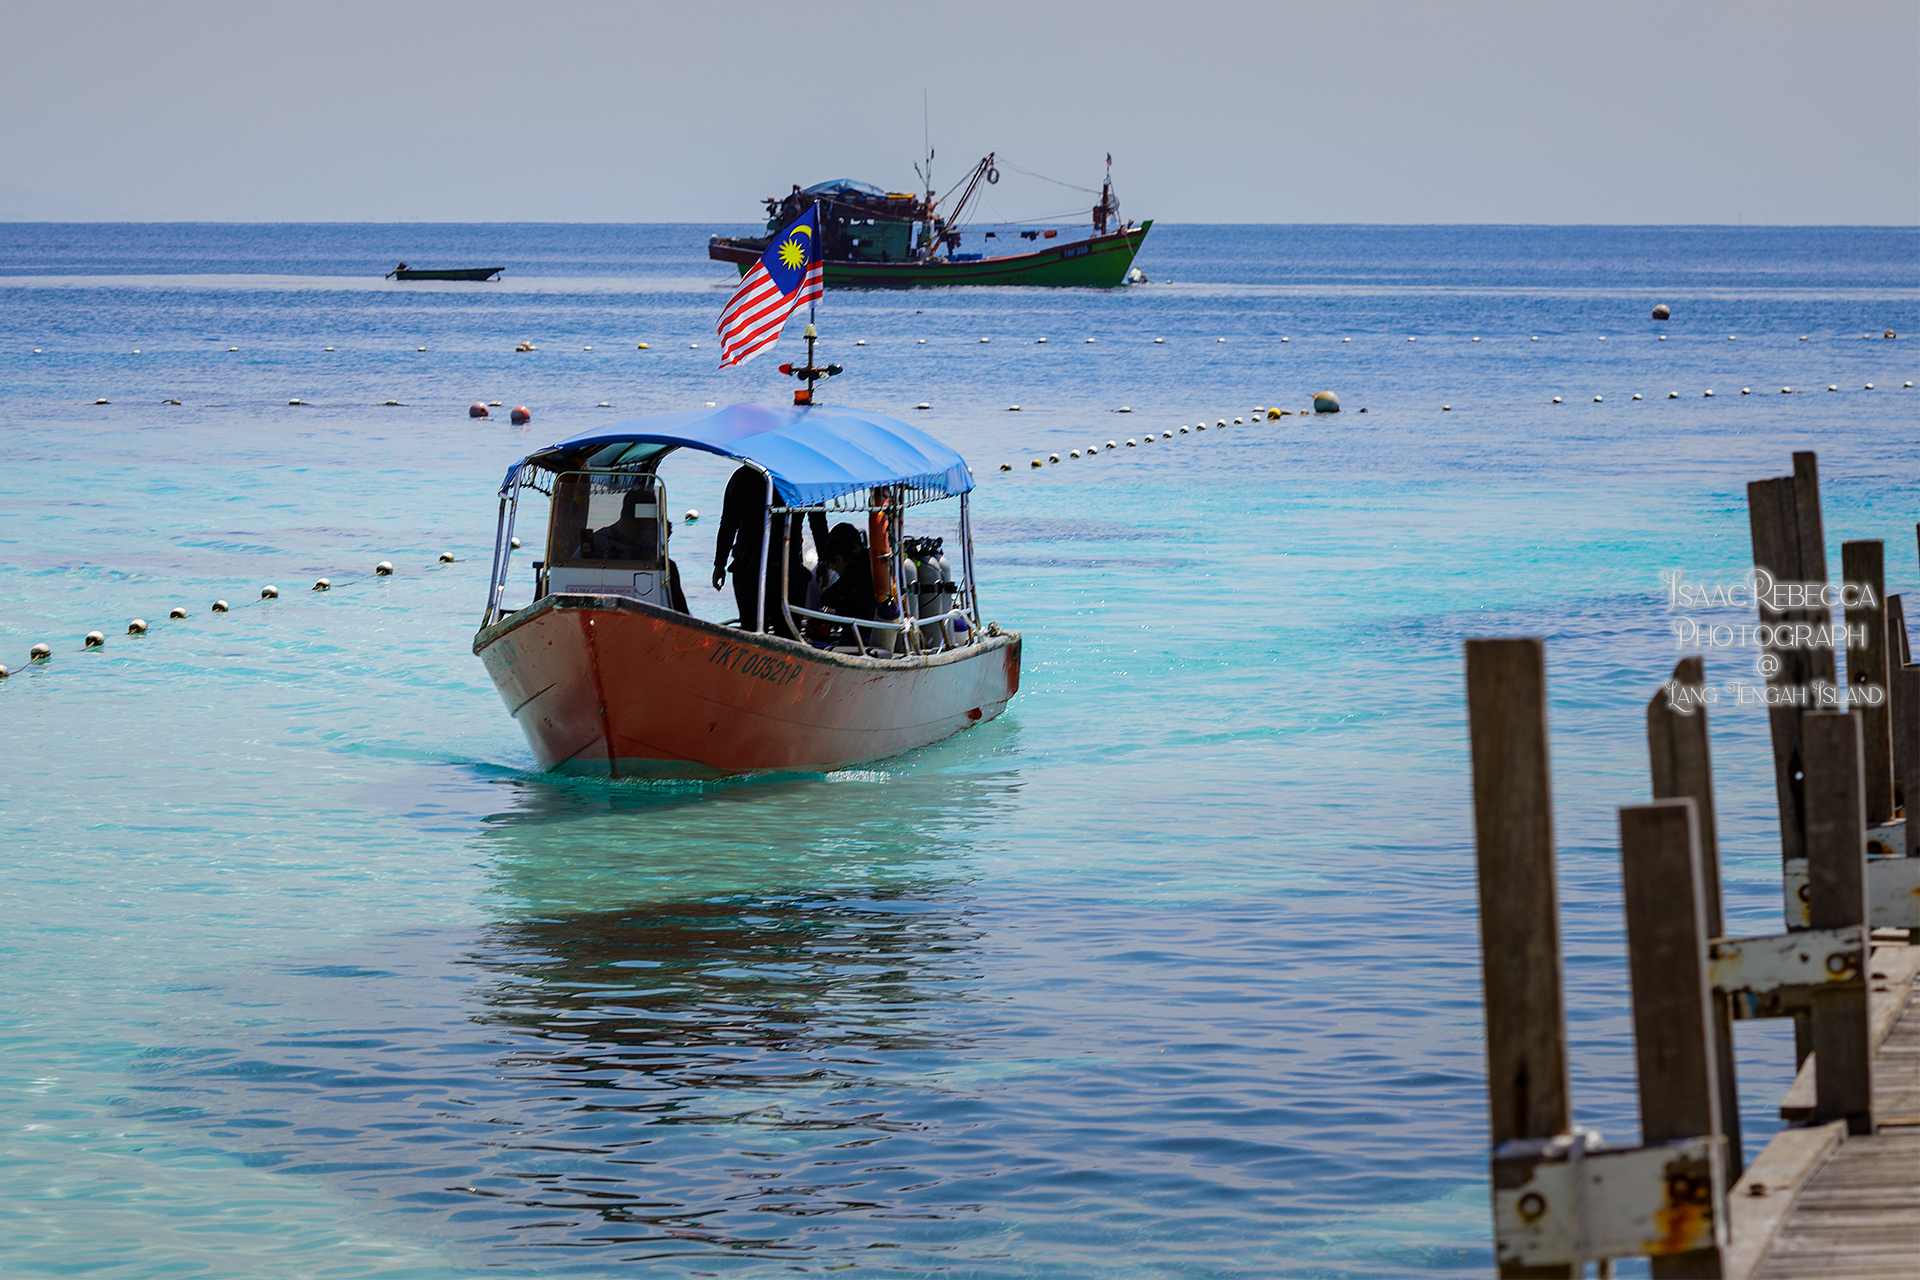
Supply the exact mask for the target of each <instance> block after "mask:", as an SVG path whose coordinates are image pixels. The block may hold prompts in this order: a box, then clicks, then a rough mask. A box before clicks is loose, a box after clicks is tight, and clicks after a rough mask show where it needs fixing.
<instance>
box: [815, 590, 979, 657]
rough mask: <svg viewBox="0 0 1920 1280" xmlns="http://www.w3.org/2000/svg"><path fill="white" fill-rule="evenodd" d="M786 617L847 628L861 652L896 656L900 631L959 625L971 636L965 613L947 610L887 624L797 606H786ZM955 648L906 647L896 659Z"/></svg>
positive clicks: (960, 610)
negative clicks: (869, 638)
mask: <svg viewBox="0 0 1920 1280" xmlns="http://www.w3.org/2000/svg"><path fill="white" fill-rule="evenodd" d="M787 615H788V617H789V619H792V618H796V617H797V618H812V619H814V620H815V621H818V622H830V623H832V624H833V625H834V626H836V627H848V628H850V629H851V630H852V631H853V635H854V639H855V640H856V641H858V642H859V647H860V649H862V650H863V651H866V652H869V653H871V652H873V651H875V650H878V651H880V652H883V653H885V654H887V655H888V656H893V655H894V654H895V649H894V643H895V641H896V639H897V638H898V636H899V635H900V633H901V632H903V631H905V632H908V633H912V632H914V631H917V630H919V629H920V628H921V627H931V626H947V625H951V624H953V623H955V622H958V623H960V624H962V625H963V626H965V627H966V630H967V635H968V636H969V637H971V636H972V635H973V627H972V625H971V623H969V622H968V620H967V612H966V610H964V609H949V610H948V611H947V612H945V613H943V614H940V615H939V616H938V617H925V618H908V617H902V618H896V619H893V620H891V621H888V622H875V621H872V620H870V619H867V618H848V617H843V616H842V615H840V614H837V613H824V612H822V611H821V610H818V609H805V608H802V607H801V606H799V605H797V604H791V603H789V604H788V605H787ZM798 630H799V628H797V627H796V628H795V631H796V632H797V631H798ZM862 631H871V632H873V633H874V635H873V641H874V643H872V644H869V643H867V641H866V640H864V639H861V636H860V633H861V632H862ZM969 643H971V640H969ZM958 647H959V646H958V645H948V644H944V643H943V644H938V645H935V646H933V647H932V648H927V647H925V646H924V645H922V646H921V647H920V648H919V649H918V650H917V651H916V650H915V649H913V648H909V649H908V650H907V651H906V652H904V653H900V654H898V656H899V657H902V658H913V657H920V656H922V655H925V654H933V653H939V652H941V651H942V650H944V649H948V648H958Z"/></svg>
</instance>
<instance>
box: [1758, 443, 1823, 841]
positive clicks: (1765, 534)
mask: <svg viewBox="0 0 1920 1280" xmlns="http://www.w3.org/2000/svg"><path fill="white" fill-rule="evenodd" d="M1747 518H1748V524H1749V527H1750V528H1751V531H1752V535H1753V564H1754V568H1755V569H1758V570H1763V571H1764V574H1765V577H1764V578H1763V579H1762V583H1761V585H1762V588H1763V590H1762V591H1761V592H1760V593H1758V594H1759V595H1760V599H1758V600H1757V601H1756V604H1757V606H1758V611H1759V615H1760V621H1761V622H1762V623H1764V624H1766V625H1768V626H1774V625H1776V624H1780V623H1789V624H1795V623H1800V624H1806V625H1809V626H1816V627H1817V626H1829V625H1831V623H1832V614H1831V612H1830V611H1829V610H1828V609H1827V608H1826V606H1824V605H1819V606H1813V607H1809V606H1808V605H1806V604H1805V603H1804V601H1801V602H1800V603H1795V599H1796V598H1795V596H1794V593H1793V592H1792V591H1790V590H1789V591H1786V592H1779V591H1773V592H1769V591H1766V590H1765V587H1766V585H1767V579H1771V582H1772V584H1774V585H1776V586H1782V587H1789V588H1791V587H1796V586H1800V585H1803V584H1805V585H1817V586H1825V585H1826V581H1827V555H1826V540H1825V537H1826V535H1825V534H1824V532H1823V531H1822V529H1821V524H1820V473H1819V467H1818V464H1817V462H1816V460H1815V457H1814V455H1813V454H1811V453H1796V454H1794V455H1793V474H1792V475H1791V476H1781V477H1779V478H1777V479H1773V480H1755V481H1754V482H1752V483H1751V484H1749V485H1748V486H1747ZM1766 654H1767V656H1768V657H1769V658H1771V659H1773V660H1774V661H1775V662H1777V665H1776V666H1774V669H1773V670H1772V671H1771V672H1770V673H1769V674H1768V676H1767V684H1768V685H1769V687H1771V688H1773V689H1775V690H1777V691H1778V695H1779V696H1778V697H1777V699H1776V700H1775V701H1774V702H1772V703H1771V704H1770V705H1769V707H1768V709H1767V721H1768V725H1769V727H1770V728H1771V730H1772V733H1773V771H1774V784H1775V790H1776V793H1777V795H1778V797H1779V803H1780V854H1781V858H1782V859H1783V860H1786V861H1791V860H1793V859H1796V858H1804V857H1806V815H1805V813H1804V812H1803V811H1802V804H1801V802H1802V794H1801V790H1802V784H1803V782H1804V781H1805V778H1804V774H1803V769H1804V756H1803V753H1802V751H1801V744H1800V714H1801V712H1802V711H1803V710H1804V709H1805V708H1807V707H1809V706H1811V705H1813V704H1812V702H1811V701H1810V699H1811V698H1812V697H1813V696H1815V695H1814V694H1813V693H1812V692H1811V690H1812V689H1813V688H1814V687H1815V686H1816V685H1819V684H1825V685H1827V686H1829V687H1831V686H1833V685H1834V684H1835V677H1834V661H1833V650H1832V649H1816V648H1812V647H1809V646H1806V645H1797V644H1796V645H1785V646H1782V645H1773V646H1769V647H1768V648H1767V649H1766Z"/></svg>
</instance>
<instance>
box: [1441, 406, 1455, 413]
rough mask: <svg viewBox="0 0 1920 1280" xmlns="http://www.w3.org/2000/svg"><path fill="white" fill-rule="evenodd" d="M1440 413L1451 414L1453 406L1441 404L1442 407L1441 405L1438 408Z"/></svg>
mask: <svg viewBox="0 0 1920 1280" xmlns="http://www.w3.org/2000/svg"><path fill="white" fill-rule="evenodd" d="M1440 412H1442V413H1452V412H1453V406H1452V405H1450V404H1443V405H1441V406H1440Z"/></svg>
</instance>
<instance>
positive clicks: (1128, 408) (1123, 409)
mask: <svg viewBox="0 0 1920 1280" xmlns="http://www.w3.org/2000/svg"><path fill="white" fill-rule="evenodd" d="M1114 412H1115V413H1132V412H1133V406H1132V405H1130V404H1123V405H1121V406H1120V407H1119V408H1118V409H1115V410H1114Z"/></svg>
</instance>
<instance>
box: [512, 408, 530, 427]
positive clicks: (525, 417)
mask: <svg viewBox="0 0 1920 1280" xmlns="http://www.w3.org/2000/svg"><path fill="white" fill-rule="evenodd" d="M507 421H509V422H511V423H513V424H515V425H516V426H518V425H519V424H521V423H523V422H532V421H533V414H532V413H531V412H530V411H528V409H527V406H525V405H523V404H517V405H515V406H513V410H512V412H510V413H508V414H507Z"/></svg>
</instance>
